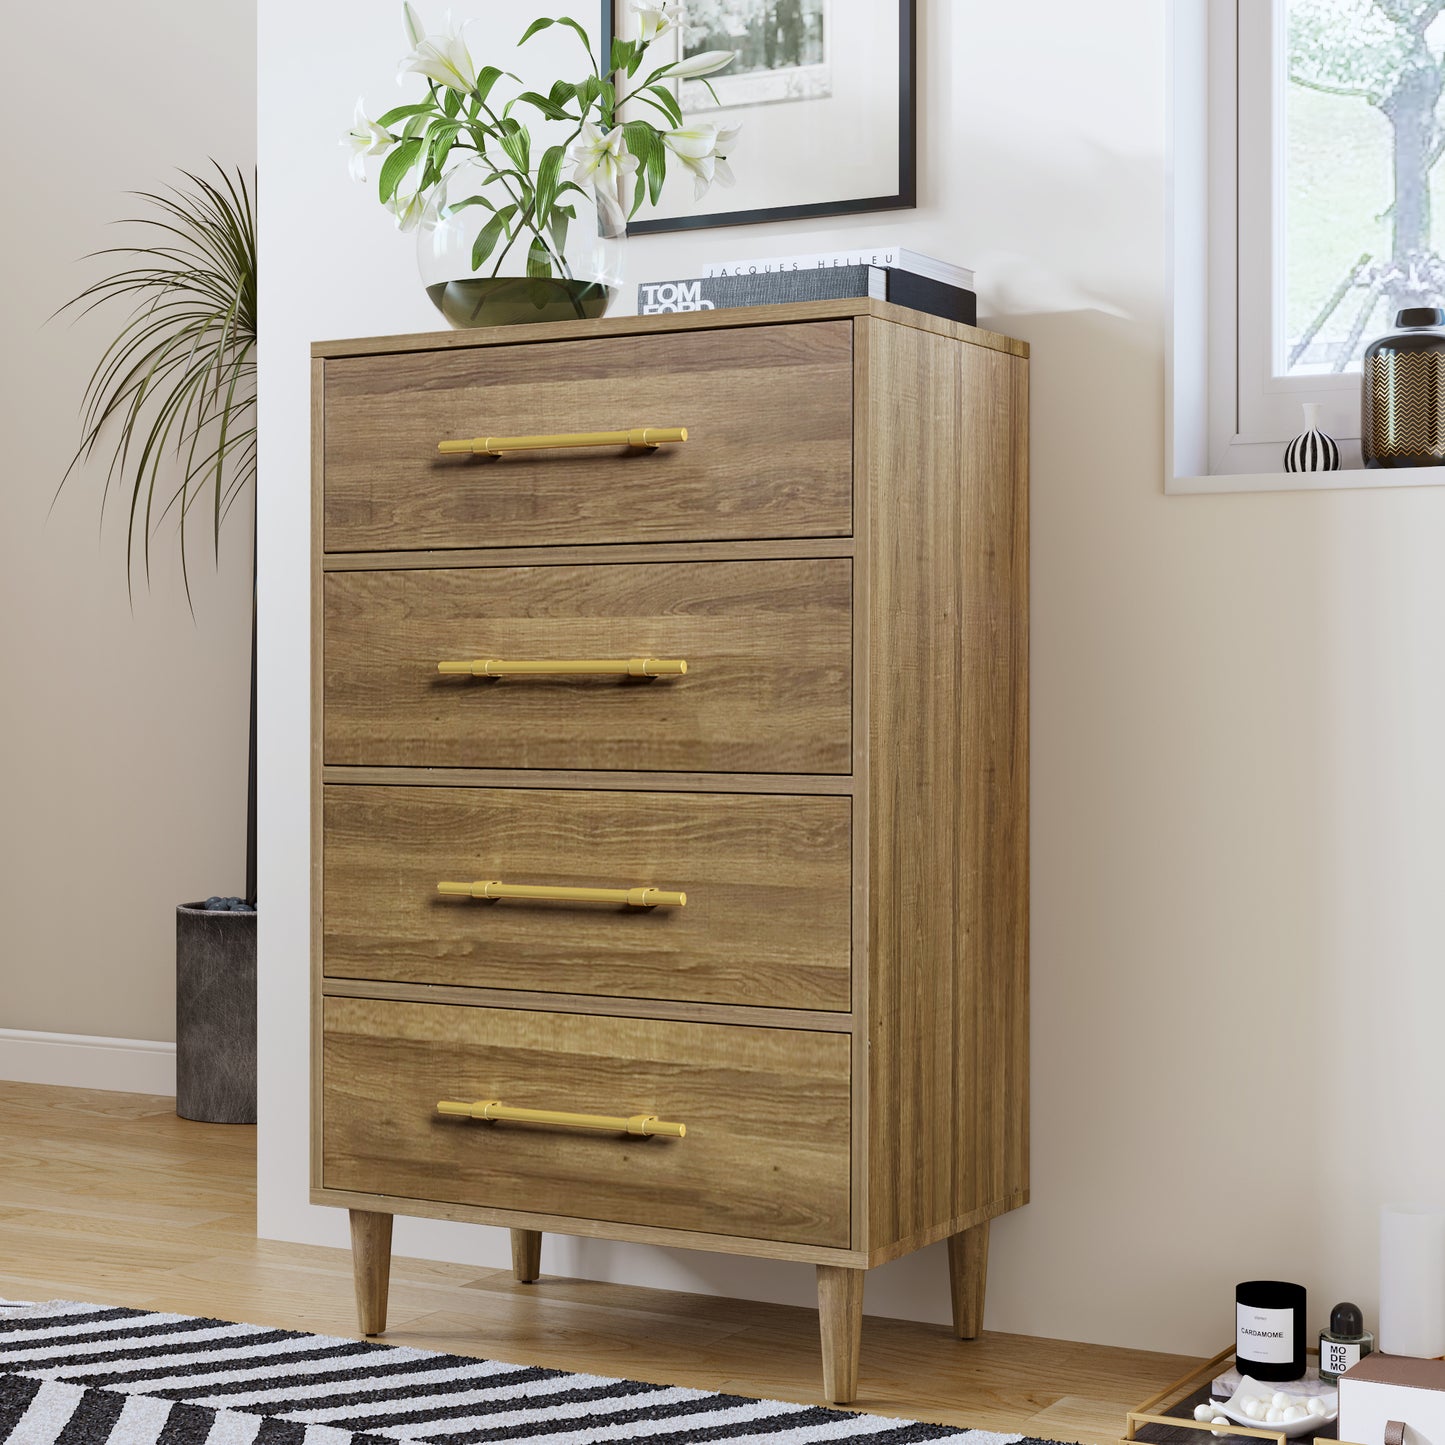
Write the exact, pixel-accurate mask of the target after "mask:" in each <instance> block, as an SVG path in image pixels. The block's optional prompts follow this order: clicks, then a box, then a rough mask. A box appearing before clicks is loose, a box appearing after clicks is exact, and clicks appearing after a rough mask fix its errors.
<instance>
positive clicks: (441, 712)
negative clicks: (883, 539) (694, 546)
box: [323, 558, 853, 773]
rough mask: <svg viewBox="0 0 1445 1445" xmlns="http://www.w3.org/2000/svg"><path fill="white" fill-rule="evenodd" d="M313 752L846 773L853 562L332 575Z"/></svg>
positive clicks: (396, 760) (425, 763)
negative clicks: (532, 668)
mask: <svg viewBox="0 0 1445 1445" xmlns="http://www.w3.org/2000/svg"><path fill="white" fill-rule="evenodd" d="M323 645H324V649H325V654H324V667H325V681H326V711H325V717H324V720H323V727H324V737H325V749H326V751H325V761H326V762H327V763H331V764H341V765H372V766H381V767H398V766H408V765H409V766H419V767H472V768H549V769H587V770H594V769H606V770H624V771H628V770H635V771H652V770H661V771H666V772H705V773H749V772H758V773H846V772H849V771H850V770H851V767H852V753H851V749H852V719H851V707H852V646H853V613H852V564H851V562H850V561H849V560H848V559H846V558H813V559H807V560H788V561H742V562H648V563H626V564H622V563H612V564H605V563H595V564H592V565H588V566H555V567H547V566H543V567H476V568H438V569H435V570H426V569H421V570H416V571H389V570H388V571H377V572H370V571H360V572H331V573H328V574H327V577H326V583H325V633H324V638H323ZM633 658H654V659H661V660H663V661H670V662H674V663H682V662H685V663H686V664H687V672H686V674H685V675H680V676H671V677H627V676H621V677H618V676H575V675H565V674H563V675H547V674H542V675H532V676H503V677H490V678H483V677H472V676H466V675H463V676H454V675H453V676H443V675H439V674H438V671H437V664H438V663H439V662H443V661H446V662H457V663H463V664H468V663H473V662H480V661H483V660H487V659H494V660H498V661H500V662H501V663H503V664H507V663H512V664H515V663H517V662H521V663H527V664H536V663H543V664H545V663H548V662H549V661H550V662H555V661H557V660H564V661H581V662H597V661H608V660H618V661H624V662H625V661H627V660H629V659H633Z"/></svg>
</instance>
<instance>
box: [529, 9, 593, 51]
mask: <svg viewBox="0 0 1445 1445" xmlns="http://www.w3.org/2000/svg"><path fill="white" fill-rule="evenodd" d="M553 25H566V26H567V27H569V28H570V29H572V30H574V31H576V33H577V35H578V37H579V38H580V39H581V41H582V44H583V45H585V46H586V47H587V53H588V55H591V54H592V39H591V37H590V36H589V35H588V34H587V32H586V31H585V30H584V29H583V28H582V27H581V26H580V25H579V24H578V23H577V22H576V21H575V20H574V19H573V18H572V17H571V16H570V15H559V16H557V18H556V19H555V20H549V19H547V18H545V17H543V18H542V19H540V20H534V21H533V22H532V23H531V24H530V25H529V26H528V27H527V28H526V30H525V31H524V32H523V34H522V38H521V39H520V40H519V41H518V42H517V44H518V45H525V44H526V43H527V42H528V41H529V40H530V39H531V38H532V37H533V36H534V35H535V34H536V33H537V32H538V31H539V30H549V29H550V28H551V27H552V26H553Z"/></svg>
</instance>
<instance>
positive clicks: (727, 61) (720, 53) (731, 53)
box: [667, 50, 738, 80]
mask: <svg viewBox="0 0 1445 1445" xmlns="http://www.w3.org/2000/svg"><path fill="white" fill-rule="evenodd" d="M737 55H738V53H737V51H736V50H704V51H701V52H700V53H699V54H697V55H689V56H687V57H686V59H684V60H679V61H678V62H677V66H676V68H675V69H673V70H669V71H668V72H667V78H668V79H669V80H697V79H698V78H699V77H700V76H704V75H711V74H712V73H713V72H714V71H716V70H721V69H722V68H723V67H724V66H726V65H731V64H732V63H733V61H734V60H736V59H737Z"/></svg>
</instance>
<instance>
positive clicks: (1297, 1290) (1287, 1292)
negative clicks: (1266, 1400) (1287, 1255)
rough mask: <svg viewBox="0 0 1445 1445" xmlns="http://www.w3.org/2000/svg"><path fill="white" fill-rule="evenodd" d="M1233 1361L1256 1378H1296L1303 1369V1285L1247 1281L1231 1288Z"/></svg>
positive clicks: (1276, 1281)
mask: <svg viewBox="0 0 1445 1445" xmlns="http://www.w3.org/2000/svg"><path fill="white" fill-rule="evenodd" d="M1234 1317H1235V1344H1234V1354H1235V1360H1236V1362H1237V1363H1238V1365H1239V1369H1240V1373H1241V1374H1245V1375H1249V1376H1251V1377H1252V1378H1253V1379H1256V1380H1298V1379H1300V1378H1302V1377H1303V1375H1304V1372H1305V1287H1304V1286H1303V1285H1302V1284H1287V1283H1285V1281H1283V1280H1278V1279H1251V1280H1246V1281H1245V1283H1244V1284H1241V1285H1239V1286H1237V1287H1236V1288H1235V1291H1234Z"/></svg>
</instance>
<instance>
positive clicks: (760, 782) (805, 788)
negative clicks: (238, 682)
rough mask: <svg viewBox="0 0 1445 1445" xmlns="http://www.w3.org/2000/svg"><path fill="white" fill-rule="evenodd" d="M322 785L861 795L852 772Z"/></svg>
mask: <svg viewBox="0 0 1445 1445" xmlns="http://www.w3.org/2000/svg"><path fill="white" fill-rule="evenodd" d="M321 781H322V782H323V783H336V784H339V785H342V786H362V787H374V786H378V785H381V786H386V787H390V786H393V785H395V786H398V787H406V788H461V787H477V788H566V789H570V790H574V791H586V790H587V789H590V788H606V789H607V790H608V791H609V792H616V791H618V790H619V789H633V790H636V791H638V792H644V793H655V792H656V791H657V790H658V787H659V786H664V787H666V789H667V791H668V792H669V793H679V792H688V793H716V792H719V791H726V792H729V793H802V794H814V793H816V794H829V795H837V796H839V797H853V796H854V794H855V793H856V792H858V791H859V790H858V789H857V788H856V787H855V783H854V779H853V777H852V776H851V775H850V774H848V773H831V774H829V773H729V774H728V775H727V776H726V777H723V778H720V777H719V776H718V775H717V774H716V773H668V774H666V775H665V776H663V777H659V776H658V774H656V773H639V772H629V771H626V770H624V769H617V770H613V769H607V770H605V771H577V770H569V769H565V768H561V769H559V768H445V769H437V768H377V767H367V768H356V767H340V768H328V767H323V768H322V770H321Z"/></svg>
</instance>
